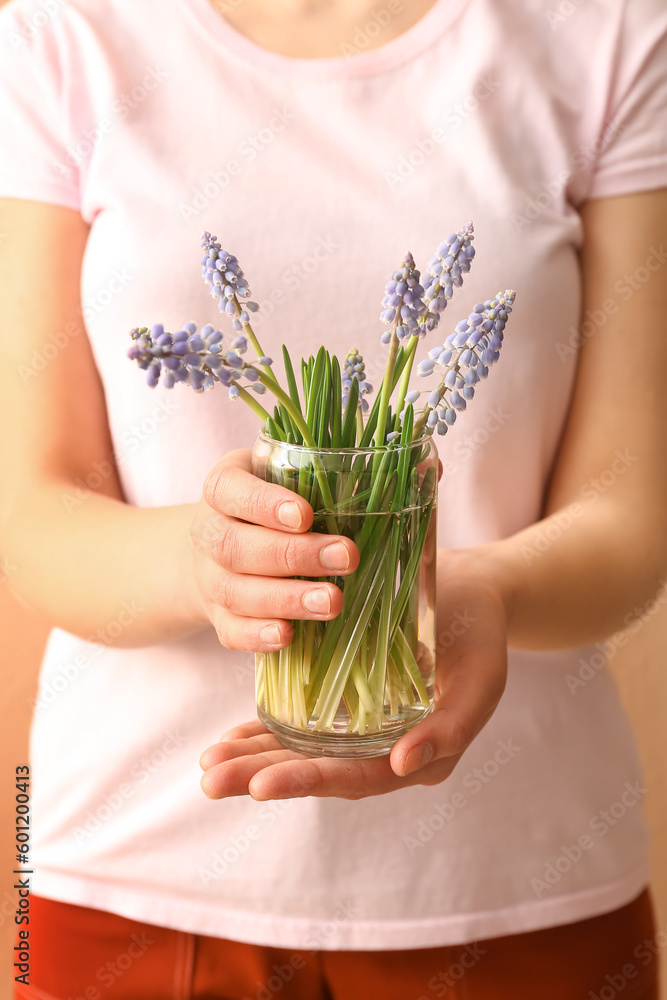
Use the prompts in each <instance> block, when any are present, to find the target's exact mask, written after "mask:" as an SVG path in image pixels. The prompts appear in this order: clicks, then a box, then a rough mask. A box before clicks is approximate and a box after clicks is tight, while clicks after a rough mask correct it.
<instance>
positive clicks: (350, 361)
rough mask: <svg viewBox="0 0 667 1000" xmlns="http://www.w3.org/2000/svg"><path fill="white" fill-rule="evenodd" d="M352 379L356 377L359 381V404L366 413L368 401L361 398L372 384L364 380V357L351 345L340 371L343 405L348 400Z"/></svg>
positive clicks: (370, 390)
mask: <svg viewBox="0 0 667 1000" xmlns="http://www.w3.org/2000/svg"><path fill="white" fill-rule="evenodd" d="M352 379H356V380H357V382H358V383H359V405H360V406H361V411H362V413H366V411H367V410H368V403H367V402H366V400H365V399H363V396H365V395H366V393H368V392H372V391H373V386H372V385H371V384H370V382H366V372H365V371H364V359H363V358H362V356H361V354H359V352H358V350H357V349H356V347H353V348H352V350H350V351H348V352H347V354H346V356H345V360H344V361H343V370H342V372H341V381H342V386H343V394H342V403H343V406H345V404H346V403H347V401H348V398H349V395H350V388H351V387H352Z"/></svg>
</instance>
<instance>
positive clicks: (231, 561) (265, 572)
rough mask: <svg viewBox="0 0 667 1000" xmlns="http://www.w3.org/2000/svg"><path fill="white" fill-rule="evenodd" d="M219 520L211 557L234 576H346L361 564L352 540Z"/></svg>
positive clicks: (234, 519) (339, 536)
mask: <svg viewBox="0 0 667 1000" xmlns="http://www.w3.org/2000/svg"><path fill="white" fill-rule="evenodd" d="M214 516H215V517H217V519H218V524H217V531H216V534H215V537H214V538H213V540H212V543H211V548H210V555H211V558H212V559H213V560H214V561H215V562H216V563H217V564H218V565H219V566H222V567H224V568H225V569H227V570H229V571H230V572H231V573H247V574H256V575H258V576H334V575H335V576H346V575H347V574H348V573H352V572H354V570H355V569H356V568H357V566H358V565H359V550H358V549H357V546H356V545H355V544H354V542H353V541H352V540H351V539H350V538H345V537H344V536H342V535H324V534H319V533H317V532H307V533H306V534H289V533H287V532H285V531H270V530H268V529H267V528H263V527H259V526H258V525H255V524H246V523H245V522H244V521H239V520H237V519H236V518H231V517H225V516H222V515H220V514H217V515H214Z"/></svg>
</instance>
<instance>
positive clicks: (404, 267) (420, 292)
mask: <svg viewBox="0 0 667 1000" xmlns="http://www.w3.org/2000/svg"><path fill="white" fill-rule="evenodd" d="M420 278H421V274H420V272H419V271H418V270H417V268H416V267H415V261H414V258H413V256H412V254H411V253H406V255H405V257H404V258H403V260H402V261H401V263H400V267H399V269H398V271H394V273H393V275H392V276H391V278H390V280H389V281H388V282H387V285H386V288H385V294H384V298H383V299H382V312H381V313H380V319H381V320H382V322H383V323H387V324H388V325H391V324H393V323H396V336H397V337H398V338H399V340H405V339H407V337H409V336H410V335H411V334H415V335H417V334H418V333H419V319H420V317H421V316H422V315H423V314H424V313H425V312H426V306H425V305H424V289H423V287H422V285H421V284H420ZM398 321H400V322H398ZM380 339H381V341H382V343H388V342H389V340H391V334H390V335H389V336H387V334H386V333H383V334H382V337H381V338H380Z"/></svg>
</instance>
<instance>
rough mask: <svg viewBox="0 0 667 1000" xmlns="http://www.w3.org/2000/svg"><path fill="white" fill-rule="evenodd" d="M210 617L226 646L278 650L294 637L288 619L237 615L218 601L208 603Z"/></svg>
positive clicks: (258, 650)
mask: <svg viewBox="0 0 667 1000" xmlns="http://www.w3.org/2000/svg"><path fill="white" fill-rule="evenodd" d="M209 617H210V619H211V622H212V623H213V627H214V628H215V631H216V632H217V635H218V639H219V640H220V642H221V644H222V645H223V646H224V647H225V649H243V650H245V651H246V652H249V653H275V652H277V650H279V649H283V648H284V647H285V646H289V644H290V642H291V641H292V639H293V638H294V628H293V626H292V624H291V622H288V621H283V620H276V619H268V618H247V617H245V616H244V615H234V614H232V613H231V612H230V611H227V609H226V608H221V607H219V606H218V605H215V604H211V605H209Z"/></svg>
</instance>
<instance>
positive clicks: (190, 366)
mask: <svg viewBox="0 0 667 1000" xmlns="http://www.w3.org/2000/svg"><path fill="white" fill-rule="evenodd" d="M196 331H197V327H196V326H195V325H194V323H186V324H185V325H184V327H183V329H182V330H179V331H178V333H174V334H171V333H168V332H167V331H166V330H165V329H164V327H163V326H162V324H161V323H160V324H156V325H155V326H154V327H152V329H151V330H149V329H148V328H147V327H137V328H135V329H134V330H131V331H130V337H131V338H132V341H133V343H132V345H131V347H130V348H129V350H128V352H127V354H128V357H129V358H130V359H131V360H132V361H136V363H137V365H138V366H139V368H143V369H144V370H145V371H146V372H147V378H146V380H147V382H148V384H149V385H150V386H151V387H152V388H155V386H157V385H158V384H159V382H160V379H162V385H163V386H164V387H165V388H166V389H171V388H173V386H174V385H175V384H176V383H177V382H182V383H183V384H184V385H189V386H190V387H191V388H192V389H194V391H195V392H204V391H205V390H206V389H210V388H212V387H213V386H214V385H215V384H216V382H221V383H222V384H223V385H225V386H228V387H230V388H235V390H236V391H235V393H233V394H232V398H237V397H238V394H239V392H238V387H235V386H234V385H233V383H234V381H235V380H237V379H243V378H245V379H246V380H247V382H246V386H247V387H250V385H252V387H253V388H254V389H255V391H256V392H260V393H261V392H263V390H264V387H263V386H261V387H257V386H256V385H255V384H254V383H256V380H257V379H258V378H259V373H258V372H257V371H256V370H255V368H253V367H252V366H251V365H249V364H246V362H245V361H244V360H243V358H242V357H241V356H240V354H239V353H238V351H239V349H241V348H242V347H243V344H239V345H238V346H237V348H236V350H228V351H224V350H223V349H222V344H221V340H222V334H221V332H220V330H216V329H214V327H212V326H211V325H210V324H207V325H206V326H203V327H202V329H201V330H200V332H199V333H197V332H196ZM238 339H241V340H243V341H245V338H238ZM234 343H235V344H236V343H237V341H234ZM232 346H233V345H232ZM261 360H262V361H263V362H267V361H269V362H270V359H269V358H263V359H261Z"/></svg>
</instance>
